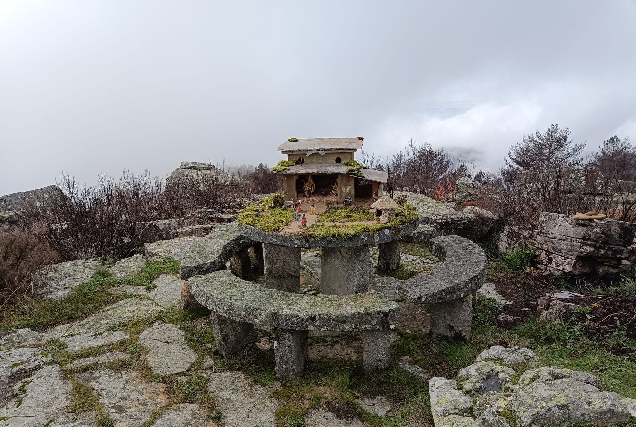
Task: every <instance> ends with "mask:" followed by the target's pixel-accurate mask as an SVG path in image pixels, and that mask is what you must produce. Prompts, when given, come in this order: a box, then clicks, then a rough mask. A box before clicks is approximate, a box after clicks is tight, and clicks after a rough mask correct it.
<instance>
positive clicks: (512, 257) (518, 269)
mask: <svg viewBox="0 0 636 427" xmlns="http://www.w3.org/2000/svg"><path fill="white" fill-rule="evenodd" d="M535 255H536V252H535V250H534V249H532V248H529V247H526V246H522V247H519V248H517V249H515V250H514V251H512V252H510V253H507V254H504V255H502V257H501V261H502V262H503V265H504V267H505V268H506V270H508V272H510V273H523V271H524V270H525V269H526V268H527V267H530V266H531V265H532V261H534V257H535Z"/></svg>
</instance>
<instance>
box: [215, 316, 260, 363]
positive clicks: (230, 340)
mask: <svg viewBox="0 0 636 427" xmlns="http://www.w3.org/2000/svg"><path fill="white" fill-rule="evenodd" d="M210 320H211V321H212V329H213V331H214V343H215V344H216V349H217V350H218V351H219V353H221V355H222V356H223V357H234V356H237V355H239V354H240V353H241V352H242V351H243V350H244V349H245V348H247V347H248V346H249V345H251V344H252V343H253V342H254V339H255V336H256V335H255V333H254V326H253V325H252V324H250V323H245V322H237V321H235V320H232V319H228V318H227V317H225V316H221V315H218V314H216V313H212V314H211V315H210Z"/></svg>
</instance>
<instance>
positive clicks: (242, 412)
mask: <svg viewBox="0 0 636 427" xmlns="http://www.w3.org/2000/svg"><path fill="white" fill-rule="evenodd" d="M208 391H209V393H210V395H211V396H212V397H213V398H214V400H215V402H216V406H217V407H218V408H219V410H220V411H221V412H222V413H223V422H224V423H225V426H226V427H255V426H258V427H274V426H275V425H276V422H275V419H274V413H275V412H276V410H277V409H278V402H277V401H276V399H274V398H273V397H272V390H270V389H268V388H265V387H263V386H261V385H258V384H255V383H254V382H253V381H252V380H250V379H249V378H248V377H246V376H245V375H244V374H243V373H242V372H219V373H213V374H211V375H210V379H209V383H208Z"/></svg>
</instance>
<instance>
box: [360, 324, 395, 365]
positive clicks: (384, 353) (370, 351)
mask: <svg viewBox="0 0 636 427" xmlns="http://www.w3.org/2000/svg"><path fill="white" fill-rule="evenodd" d="M395 339H396V334H395V332H393V331H366V332H363V333H362V364H363V366H364V369H370V370H373V369H384V368H386V367H388V366H389V361H390V357H389V356H390V347H391V343H392V342H393V341H395Z"/></svg>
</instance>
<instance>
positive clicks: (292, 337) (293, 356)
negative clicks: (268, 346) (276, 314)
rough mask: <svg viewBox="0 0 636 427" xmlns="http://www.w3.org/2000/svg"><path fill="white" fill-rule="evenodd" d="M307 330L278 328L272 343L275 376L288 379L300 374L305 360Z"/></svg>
mask: <svg viewBox="0 0 636 427" xmlns="http://www.w3.org/2000/svg"><path fill="white" fill-rule="evenodd" d="M308 336H309V332H308V331H294V330H289V329H279V330H278V339H277V340H276V343H275V345H274V358H275V361H276V367H275V371H276V377H277V378H279V379H281V380H288V379H292V378H295V377H298V376H300V375H301V374H302V373H303V371H304V369H305V362H306V360H307V349H308V344H307V337H308Z"/></svg>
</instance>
